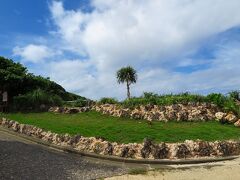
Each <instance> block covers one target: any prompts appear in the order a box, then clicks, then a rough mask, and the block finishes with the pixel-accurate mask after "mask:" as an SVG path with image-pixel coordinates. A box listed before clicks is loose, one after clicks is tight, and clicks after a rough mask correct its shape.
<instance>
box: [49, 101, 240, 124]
mask: <svg viewBox="0 0 240 180" xmlns="http://www.w3.org/2000/svg"><path fill="white" fill-rule="evenodd" d="M89 110H95V111H97V112H101V113H102V114H107V115H110V116H115V117H129V118H132V119H146V120H148V121H153V120H154V121H164V122H167V121H208V120H217V121H220V122H222V123H231V124H234V125H235V126H237V127H240V119H238V117H237V116H236V115H234V114H233V113H231V112H229V113H224V112H221V109H219V108H218V107H217V106H216V105H214V104H209V103H188V104H186V105H183V104H174V105H170V106H156V105H145V106H143V105H142V106H139V107H136V108H134V109H130V108H123V107H121V106H120V105H115V104H102V105H94V106H91V107H51V108H50V109H49V111H50V112H54V113H65V114H72V113H81V112H86V111H89Z"/></svg>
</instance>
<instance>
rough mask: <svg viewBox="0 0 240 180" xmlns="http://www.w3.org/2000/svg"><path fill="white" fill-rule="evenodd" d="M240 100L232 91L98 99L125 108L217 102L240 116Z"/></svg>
mask: <svg viewBox="0 0 240 180" xmlns="http://www.w3.org/2000/svg"><path fill="white" fill-rule="evenodd" d="M239 100H240V92H239V91H232V92H230V93H228V94H227V95H223V94H220V93H211V94H208V95H206V96H204V95H199V94H190V93H181V94H166V95H158V94H155V93H151V92H150V93H149V92H145V93H143V95H142V96H140V97H132V98H130V99H126V100H124V101H122V102H119V101H117V100H116V99H114V98H106V97H105V98H102V99H100V101H98V103H99V104H119V105H122V106H123V107H125V108H134V107H136V106H140V105H147V104H151V105H159V106H165V105H172V104H186V103H189V102H193V103H196V102H206V103H213V104H216V105H217V106H218V107H220V108H222V109H223V110H225V111H227V112H229V111H232V112H234V113H235V114H237V115H239V116H240V106H239V105H238V104H237V103H236V101H239Z"/></svg>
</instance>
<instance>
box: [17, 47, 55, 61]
mask: <svg viewBox="0 0 240 180" xmlns="http://www.w3.org/2000/svg"><path fill="white" fill-rule="evenodd" d="M13 54H14V55H15V56H20V57H21V58H22V61H23V62H32V63H38V62H42V61H43V60H45V59H47V58H50V57H52V56H53V55H54V54H55V53H54V52H53V51H52V50H50V49H49V48H48V47H46V46H44V45H35V44H29V45H27V46H24V47H19V46H16V47H15V48H14V49H13Z"/></svg>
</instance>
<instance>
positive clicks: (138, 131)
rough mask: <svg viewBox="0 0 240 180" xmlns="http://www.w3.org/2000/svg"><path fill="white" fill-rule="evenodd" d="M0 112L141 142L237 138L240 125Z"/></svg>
mask: <svg viewBox="0 0 240 180" xmlns="http://www.w3.org/2000/svg"><path fill="white" fill-rule="evenodd" d="M0 116H4V117H7V118H9V119H12V120H16V121H18V122H20V123H24V124H32V125H35V126H38V127H40V128H43V129H45V130H51V131H52V132H56V133H69V134H72V135H73V134H81V135H83V136H100V137H104V138H105V139H107V140H109V141H116V142H121V143H129V142H142V141H143V139H144V138H145V137H149V138H152V139H154V140H155V141H156V142H162V141H164V142H180V141H184V140H186V139H192V140H196V139H202V140H206V141H213V140H226V139H239V138H240V129H238V128H236V127H234V126H233V125H222V124H220V123H218V122H215V121H209V122H168V123H163V122H153V125H152V126H150V125H148V124H147V122H146V121H144V120H133V119H128V118H117V117H110V116H107V115H102V114H100V113H98V112H95V111H91V112H85V113H80V114H71V115H68V114H54V113H49V112H46V113H26V114H24V113H11V114H0Z"/></svg>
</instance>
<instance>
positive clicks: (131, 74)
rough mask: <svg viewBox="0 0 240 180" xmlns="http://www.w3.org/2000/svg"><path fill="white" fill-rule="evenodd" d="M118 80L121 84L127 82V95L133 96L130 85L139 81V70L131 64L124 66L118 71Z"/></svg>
mask: <svg viewBox="0 0 240 180" xmlns="http://www.w3.org/2000/svg"><path fill="white" fill-rule="evenodd" d="M117 81H118V83H119V84H120V83H126V84H127V97H128V99H129V98H130V97H131V95H130V85H131V84H133V83H136V82H137V71H136V70H135V69H133V68H132V67H131V66H127V67H123V68H121V69H119V70H118V71H117Z"/></svg>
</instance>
